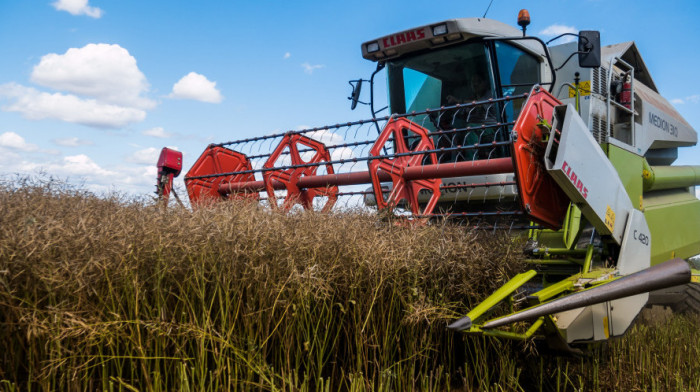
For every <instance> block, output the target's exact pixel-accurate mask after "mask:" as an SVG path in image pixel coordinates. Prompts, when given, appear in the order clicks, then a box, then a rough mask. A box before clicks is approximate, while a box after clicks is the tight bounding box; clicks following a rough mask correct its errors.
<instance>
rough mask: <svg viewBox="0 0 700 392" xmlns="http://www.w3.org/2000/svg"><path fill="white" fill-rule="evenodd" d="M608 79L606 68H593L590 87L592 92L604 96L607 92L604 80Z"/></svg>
mask: <svg viewBox="0 0 700 392" xmlns="http://www.w3.org/2000/svg"><path fill="white" fill-rule="evenodd" d="M607 81H608V70H607V68H603V67H598V68H594V69H593V85H592V86H591V89H592V90H593V92H594V93H596V94H600V95H602V96H605V95H606V94H607V92H608V89H607V86H606V82H607Z"/></svg>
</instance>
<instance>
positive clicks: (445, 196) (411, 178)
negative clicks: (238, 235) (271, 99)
mask: <svg viewBox="0 0 700 392" xmlns="http://www.w3.org/2000/svg"><path fill="white" fill-rule="evenodd" d="M518 24H519V25H520V26H521V28H522V30H518V29H517V28H514V27H511V26H509V25H506V24H503V23H500V22H497V21H494V20H489V19H482V18H466V19H453V20H447V21H443V22H439V23H434V24H430V25H426V26H421V27H417V28H413V29H409V30H405V31H402V32H398V33H394V34H390V35H387V36H384V37H380V38H378V39H375V40H371V41H368V42H366V43H364V44H362V54H363V56H364V58H366V59H368V60H371V61H374V62H376V63H377V68H376V71H375V72H374V73H373V74H372V77H371V78H370V79H369V80H363V79H359V80H354V81H351V83H350V84H351V85H352V87H353V92H352V96H351V97H350V99H351V102H352V107H353V109H354V108H355V107H356V106H357V105H358V104H365V102H362V101H361V100H360V96H361V87H362V85H363V83H367V82H368V83H369V85H370V88H371V92H370V98H369V102H366V104H367V105H368V106H370V108H371V111H372V118H371V119H369V120H363V121H355V122H351V123H345V124H336V125H332V126H327V127H318V128H312V129H304V130H294V131H289V132H285V133H279V134H272V135H266V136H259V137H254V138H248V139H244V140H237V141H231V142H225V143H219V144H212V145H209V146H208V147H207V148H206V150H205V151H204V153H203V154H202V155H201V156H200V157H199V159H198V160H197V161H196V162H195V164H194V165H193V166H192V168H191V169H190V170H189V172H188V173H187V175H186V177H185V184H186V187H187V191H188V194H189V197H190V201H191V204H192V205H193V206H195V207H196V206H200V205H202V204H205V203H207V202H209V201H211V200H228V199H239V198H246V199H250V200H254V201H257V202H259V203H261V204H263V205H265V206H268V207H270V208H272V209H277V210H282V211H288V210H294V209H317V210H324V211H327V210H331V209H338V208H341V209H342V208H345V207H348V206H354V207H356V206H358V205H362V206H364V208H376V209H378V210H384V211H385V212H387V213H390V214H393V215H394V216H396V219H398V220H399V221H403V222H405V223H406V224H409V225H415V224H431V223H432V222H435V221H441V220H444V219H448V220H455V221H456V222H458V223H459V224H463V225H467V226H470V227H473V228H475V229H485V230H508V231H509V232H511V233H513V235H516V236H521V235H523V233H526V235H527V237H528V241H527V245H526V248H525V252H526V253H527V254H528V255H529V260H528V263H529V264H530V268H529V270H528V271H526V272H524V273H521V274H519V275H517V276H515V277H514V278H513V279H512V280H510V281H509V282H508V283H506V284H505V285H504V286H503V287H502V288H500V289H499V290H497V291H496V292H494V293H493V294H492V295H491V296H489V297H488V298H487V299H486V300H484V301H483V302H482V303H481V304H479V305H478V306H476V307H475V308H474V309H472V310H471V311H470V312H468V313H467V314H466V316H465V317H463V318H461V319H459V320H456V321H454V322H453V323H452V324H450V325H449V328H452V329H454V330H457V331H464V332H466V333H468V334H479V335H487V336H494V337H500V338H508V339H530V338H537V339H542V340H544V341H545V342H546V344H547V345H549V346H550V347H552V348H555V349H563V350H570V349H572V348H576V346H581V345H585V344H588V343H592V342H598V341H604V340H607V339H609V338H611V337H614V336H620V335H623V334H624V333H625V332H626V331H627V329H628V328H629V327H630V325H631V324H632V323H633V321H634V320H635V318H636V317H637V315H638V314H639V313H640V311H641V310H642V309H643V308H644V307H645V306H648V305H652V304H658V305H665V306H671V307H673V308H674V310H678V311H700V290H699V288H700V286H698V278H699V277H700V271H698V270H697V269H695V268H691V266H690V265H689V263H688V262H687V260H688V259H689V258H691V257H693V256H695V255H698V254H700V200H698V199H697V197H696V194H695V186H696V185H699V184H700V166H673V165H672V164H673V163H674V161H675V160H676V159H677V156H678V148H680V147H688V146H694V145H695V144H696V143H697V133H696V131H695V130H694V129H693V128H692V127H691V126H690V125H689V124H688V123H687V122H686V121H685V120H684V119H683V117H682V116H681V115H680V114H679V113H678V112H677V111H676V110H675V109H674V108H673V107H672V106H671V105H670V104H669V102H668V101H667V100H666V99H664V98H663V97H661V95H659V92H658V90H657V87H656V85H655V83H654V80H653V79H652V77H651V74H650V72H649V69H647V67H646V65H645V63H644V61H643V60H642V57H641V54H640V53H639V51H638V49H637V46H636V45H635V44H634V42H624V43H620V44H615V45H609V46H605V47H601V45H600V34H599V33H598V32H597V31H581V32H579V34H568V35H573V36H575V38H576V40H575V41H574V42H569V43H564V44H560V45H550V44H551V43H552V42H554V41H556V39H554V40H552V41H550V42H547V43H545V42H543V41H542V40H541V39H539V38H537V37H533V36H528V35H526V27H527V25H528V24H529V15H528V14H527V11H525V10H523V11H521V13H520V14H519V16H518ZM557 38H560V37H557ZM379 72H386V79H387V91H388V102H389V104H388V112H389V113H392V114H391V115H386V116H383V117H381V116H378V113H380V112H382V111H383V110H384V109H379V110H375V99H374V80H375V77H376V75H377V74H379ZM385 109H386V108H385ZM377 134H378V137H377ZM265 148H270V149H272V152H271V153H269V152H266V151H263V150H264V149H265ZM158 168H159V174H158V193H159V195H160V196H161V197H162V198H163V199H165V200H166V201H167V199H168V196H169V194H170V193H171V190H172V181H173V178H174V177H175V176H177V175H178V174H179V173H180V170H181V168H182V155H181V154H180V153H178V152H177V151H173V150H170V149H167V148H165V149H163V152H162V154H161V157H160V159H159V162H158ZM367 184H371V187H370V188H369V189H367ZM343 200H345V204H343V202H342V201H343ZM650 293H651V294H650Z"/></svg>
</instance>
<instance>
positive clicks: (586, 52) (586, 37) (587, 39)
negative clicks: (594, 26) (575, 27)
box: [578, 30, 600, 68]
mask: <svg viewBox="0 0 700 392" xmlns="http://www.w3.org/2000/svg"><path fill="white" fill-rule="evenodd" d="M578 35H579V37H578V65H579V67H581V68H598V67H600V31H595V30H583V31H579V33H578Z"/></svg>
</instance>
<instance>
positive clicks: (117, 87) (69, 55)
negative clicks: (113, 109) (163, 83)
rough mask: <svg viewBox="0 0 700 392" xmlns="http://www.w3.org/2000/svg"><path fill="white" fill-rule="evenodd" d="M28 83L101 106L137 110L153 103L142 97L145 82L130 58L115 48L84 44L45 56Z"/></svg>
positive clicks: (152, 105)
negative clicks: (85, 99) (81, 98)
mask: <svg viewBox="0 0 700 392" xmlns="http://www.w3.org/2000/svg"><path fill="white" fill-rule="evenodd" d="M31 80H32V82H34V83H36V84H39V85H41V86H44V87H48V88H51V89H54V90H59V91H66V92H70V93H73V94H77V95H81V96H85V97H90V98H95V99H98V100H100V101H103V102H105V103H112V104H117V105H121V106H128V107H134V108H139V109H152V108H153V107H155V104H156V103H155V102H154V101H152V100H150V99H147V98H145V97H143V96H142V94H144V93H146V92H147V91H148V89H149V85H148V81H147V80H146V77H145V76H144V74H143V73H142V72H141V71H140V70H139V68H138V66H137V65H136V59H135V58H134V56H132V55H131V54H129V51H128V50H126V49H124V48H122V47H121V46H119V45H110V44H88V45H85V46H84V47H82V48H70V49H68V51H66V53H64V54H57V53H49V54H47V55H45V56H43V57H42V58H41V61H39V64H37V65H36V66H35V67H34V70H33V71H32V75H31Z"/></svg>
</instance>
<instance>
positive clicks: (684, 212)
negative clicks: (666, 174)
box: [644, 189, 700, 265]
mask: <svg viewBox="0 0 700 392" xmlns="http://www.w3.org/2000/svg"><path fill="white" fill-rule="evenodd" d="M644 216H645V217H646V219H647V224H648V225H649V230H650V231H651V265H656V264H658V263H662V262H664V261H666V260H668V259H670V258H673V257H680V258H684V259H687V258H689V257H692V256H695V255H697V254H700V200H698V199H697V198H696V197H695V195H693V194H691V193H690V192H688V190H687V189H675V190H668V191H657V192H649V193H647V194H645V195H644Z"/></svg>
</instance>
